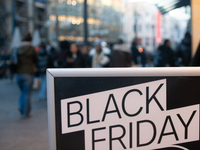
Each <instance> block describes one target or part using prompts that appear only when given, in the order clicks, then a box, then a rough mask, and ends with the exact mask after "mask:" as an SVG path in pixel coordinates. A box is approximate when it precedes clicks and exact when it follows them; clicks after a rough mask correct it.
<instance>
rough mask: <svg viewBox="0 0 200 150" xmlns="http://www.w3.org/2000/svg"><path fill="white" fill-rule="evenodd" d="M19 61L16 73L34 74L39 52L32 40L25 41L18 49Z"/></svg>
mask: <svg viewBox="0 0 200 150" xmlns="http://www.w3.org/2000/svg"><path fill="white" fill-rule="evenodd" d="M17 57H18V63H17V69H16V73H30V74H34V73H35V72H36V71H37V69H36V66H35V65H36V62H37V61H38V57H37V53H36V51H35V49H34V47H33V46H32V45H31V43H30V42H23V43H22V45H21V46H20V47H19V49H18V51H17Z"/></svg>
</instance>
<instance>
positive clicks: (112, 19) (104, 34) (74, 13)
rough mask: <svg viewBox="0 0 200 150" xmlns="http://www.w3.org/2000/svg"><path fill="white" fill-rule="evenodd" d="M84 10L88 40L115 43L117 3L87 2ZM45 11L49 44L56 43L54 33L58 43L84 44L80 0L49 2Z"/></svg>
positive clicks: (120, 10) (118, 28) (118, 30)
mask: <svg viewBox="0 0 200 150" xmlns="http://www.w3.org/2000/svg"><path fill="white" fill-rule="evenodd" d="M87 7H88V10H87V13H88V19H87V24H88V41H89V42H93V41H96V40H98V39H101V40H105V41H107V42H115V41H116V38H118V37H119V35H120V34H121V33H122V17H123V7H122V5H121V0H87ZM48 10H49V21H48V25H49V39H50V40H51V41H55V40H56V35H57V34H58V39H59V40H68V41H79V42H83V41H84V16H83V12H84V0H58V3H56V0H52V1H51V3H50V4H49V9H48ZM56 14H57V16H58V17H56ZM56 19H57V20H56ZM56 21H57V22H58V31H56ZM56 32H58V33H56Z"/></svg>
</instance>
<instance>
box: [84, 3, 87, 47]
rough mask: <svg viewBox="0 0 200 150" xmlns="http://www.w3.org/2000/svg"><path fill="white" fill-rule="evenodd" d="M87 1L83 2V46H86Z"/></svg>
mask: <svg viewBox="0 0 200 150" xmlns="http://www.w3.org/2000/svg"><path fill="white" fill-rule="evenodd" d="M87 15H88V14H87V0H84V45H86V46H87V45H88V24H87V18H88V17H87Z"/></svg>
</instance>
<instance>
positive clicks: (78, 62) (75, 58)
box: [65, 43, 86, 68]
mask: <svg viewBox="0 0 200 150" xmlns="http://www.w3.org/2000/svg"><path fill="white" fill-rule="evenodd" d="M65 66H66V68H84V67H86V62H85V59H84V57H83V55H82V53H81V52H80V51H79V47H78V45H77V44H76V43H72V44H71V45H70V53H69V54H68V56H67V57H66V65H65Z"/></svg>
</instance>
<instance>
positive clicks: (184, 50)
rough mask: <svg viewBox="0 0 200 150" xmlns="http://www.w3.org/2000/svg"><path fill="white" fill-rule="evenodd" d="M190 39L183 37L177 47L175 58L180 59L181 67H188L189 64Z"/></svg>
mask: <svg viewBox="0 0 200 150" xmlns="http://www.w3.org/2000/svg"><path fill="white" fill-rule="evenodd" d="M191 53H192V50H191V38H188V37H185V38H184V39H183V40H182V41H181V44H180V45H179V47H178V51H177V57H180V58H181V59H182V62H181V63H182V65H183V66H189V64H190V62H191Z"/></svg>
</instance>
